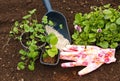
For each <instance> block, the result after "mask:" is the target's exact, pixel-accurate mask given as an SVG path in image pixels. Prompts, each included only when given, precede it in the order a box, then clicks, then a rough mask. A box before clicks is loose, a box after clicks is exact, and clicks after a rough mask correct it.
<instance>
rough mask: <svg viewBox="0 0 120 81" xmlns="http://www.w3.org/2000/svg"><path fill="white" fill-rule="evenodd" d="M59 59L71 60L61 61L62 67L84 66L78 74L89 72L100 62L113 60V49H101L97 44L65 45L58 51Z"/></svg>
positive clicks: (97, 66) (114, 59)
mask: <svg viewBox="0 0 120 81" xmlns="http://www.w3.org/2000/svg"><path fill="white" fill-rule="evenodd" d="M60 59H63V60H69V61H72V62H66V63H62V64H61V66H62V67H75V66H86V67H85V68H84V69H82V70H80V71H79V72H78V75H80V76H81V75H85V74H87V73H90V72H92V71H94V70H96V69H97V68H99V67H100V66H101V65H102V64H104V63H106V64H109V63H111V62H115V61H116V58H115V49H111V48H109V49H102V48H100V47H97V46H86V47H85V46H80V45H67V46H66V47H65V48H63V49H62V50H61V52H60Z"/></svg>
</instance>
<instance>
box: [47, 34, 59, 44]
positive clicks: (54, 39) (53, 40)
mask: <svg viewBox="0 0 120 81" xmlns="http://www.w3.org/2000/svg"><path fill="white" fill-rule="evenodd" d="M57 42H58V38H57V37H56V35H55V34H54V33H51V34H49V43H50V44H51V45H56V44H57Z"/></svg>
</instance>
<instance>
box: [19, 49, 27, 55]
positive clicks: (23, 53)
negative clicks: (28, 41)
mask: <svg viewBox="0 0 120 81" xmlns="http://www.w3.org/2000/svg"><path fill="white" fill-rule="evenodd" d="M19 53H20V54H21V55H23V56H26V54H27V53H26V51H24V50H23V49H21V50H20V51H19Z"/></svg>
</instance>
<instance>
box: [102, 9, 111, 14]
mask: <svg viewBox="0 0 120 81" xmlns="http://www.w3.org/2000/svg"><path fill="white" fill-rule="evenodd" d="M103 13H104V14H105V15H110V14H112V11H111V10H109V9H105V10H103Z"/></svg>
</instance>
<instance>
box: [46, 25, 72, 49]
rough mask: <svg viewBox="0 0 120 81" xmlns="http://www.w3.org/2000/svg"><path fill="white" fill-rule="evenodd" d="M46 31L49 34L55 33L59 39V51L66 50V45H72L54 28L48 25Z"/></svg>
mask: <svg viewBox="0 0 120 81" xmlns="http://www.w3.org/2000/svg"><path fill="white" fill-rule="evenodd" d="M45 30H46V32H47V34H50V33H54V34H55V35H56V37H57V38H58V43H57V45H56V47H57V48H58V49H59V50H61V49H62V48H64V47H65V46H66V45H70V42H69V41H68V40H67V39H66V38H64V37H63V35H62V34H60V33H59V32H58V31H56V30H55V29H54V28H53V27H50V26H48V25H46V26H45Z"/></svg>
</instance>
